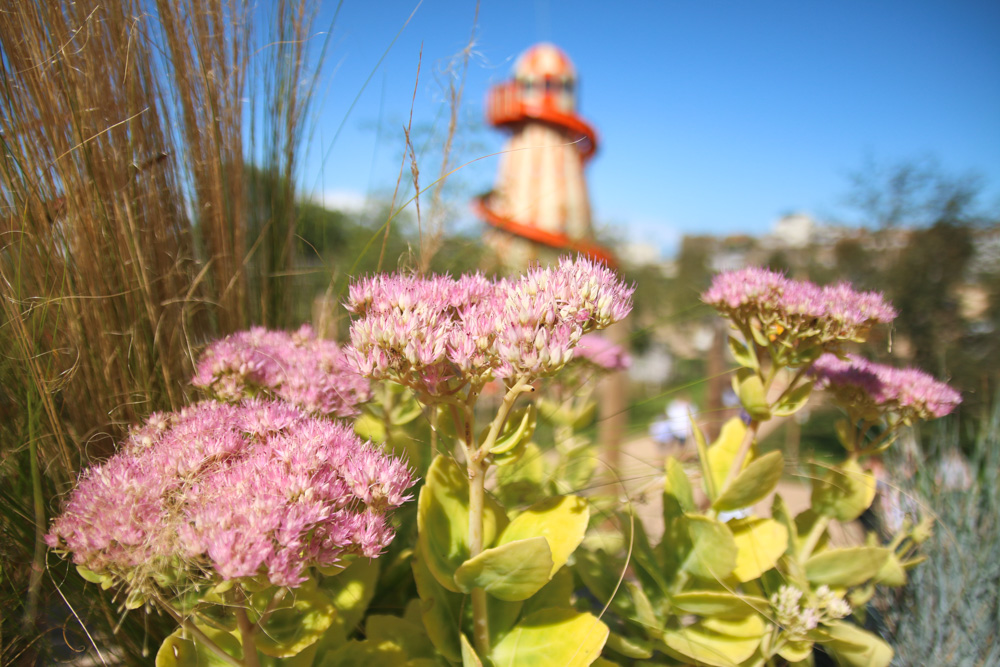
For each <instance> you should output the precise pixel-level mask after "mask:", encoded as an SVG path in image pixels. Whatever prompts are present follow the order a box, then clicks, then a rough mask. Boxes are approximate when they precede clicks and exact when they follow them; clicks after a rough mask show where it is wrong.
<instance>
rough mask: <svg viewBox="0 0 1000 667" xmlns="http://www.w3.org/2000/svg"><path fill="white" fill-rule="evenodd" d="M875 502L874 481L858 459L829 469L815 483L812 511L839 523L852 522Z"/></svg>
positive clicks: (849, 460)
mask: <svg viewBox="0 0 1000 667" xmlns="http://www.w3.org/2000/svg"><path fill="white" fill-rule="evenodd" d="M873 500H875V477H874V476H872V475H871V474H869V473H867V472H865V471H863V470H862V469H861V466H860V465H859V464H858V462H857V461H856V460H855V459H848V460H847V461H844V462H843V463H842V464H841V465H840V466H838V467H835V468H830V469H828V470H827V471H826V473H825V474H824V475H823V476H822V477H821V478H820V479H818V480H816V481H815V482H813V489H812V508H813V510H815V511H816V512H818V513H819V514H823V515H825V516H829V517H833V518H834V519H837V520H838V521H853V520H854V519H857V518H858V517H859V516H861V514H862V513H864V511H865V510H866V509H868V508H869V507H870V506H871V504H872V501H873Z"/></svg>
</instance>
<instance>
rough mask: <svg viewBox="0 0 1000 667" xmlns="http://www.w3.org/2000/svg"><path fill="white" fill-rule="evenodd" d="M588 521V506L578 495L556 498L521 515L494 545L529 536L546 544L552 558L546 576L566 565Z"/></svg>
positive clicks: (581, 538) (580, 539)
mask: <svg viewBox="0 0 1000 667" xmlns="http://www.w3.org/2000/svg"><path fill="white" fill-rule="evenodd" d="M589 520H590V506H589V505H588V504H587V501H586V500H584V499H583V498H579V497H577V496H556V497H554V498H547V499H546V500H543V501H542V502H540V503H536V504H534V505H532V506H531V507H529V508H528V509H526V510H525V511H523V512H521V513H520V514H518V515H517V517H515V518H514V520H513V521H511V522H510V524H509V525H508V526H507V527H506V528H505V529H504V531H503V533H501V535H500V538H499V539H498V540H497V546H503V545H505V544H510V543H512V542H517V541H520V540H527V539H529V538H532V537H544V538H545V539H546V540H547V541H548V545H549V550H550V552H551V557H552V566H551V571H550V573H549V577H551V576H552V575H553V574H555V573H556V570H558V569H559V568H561V567H562V566H563V565H565V564H566V561H567V560H568V559H569V555H570V554H571V553H573V552H574V551H575V550H576V548H577V547H578V546H579V545H580V542H582V541H583V535H584V533H585V532H587V522H588V521H589Z"/></svg>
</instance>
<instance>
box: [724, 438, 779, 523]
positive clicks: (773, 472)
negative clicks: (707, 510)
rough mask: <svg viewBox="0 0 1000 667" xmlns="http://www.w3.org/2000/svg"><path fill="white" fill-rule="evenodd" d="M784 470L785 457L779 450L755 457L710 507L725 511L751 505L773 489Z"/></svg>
mask: <svg viewBox="0 0 1000 667" xmlns="http://www.w3.org/2000/svg"><path fill="white" fill-rule="evenodd" d="M784 470H785V458H784V456H782V455H781V452H777V451H775V452H770V453H768V454H765V455H764V456H762V457H760V458H758V459H755V460H754V461H752V462H751V463H750V465H748V466H747V467H746V468H744V469H743V471H742V472H741V473H740V474H739V475H738V476H737V477H736V479H734V480H733V481H732V483H731V484H730V485H729V487H728V488H726V489H725V491H723V492H722V495H721V496H719V497H718V498H716V500H715V502H714V503H712V508H713V509H715V510H718V511H725V510H738V509H742V508H744V507H750V506H752V505H753V504H754V503H757V502H759V501H761V500H763V499H764V498H766V497H767V496H768V495H769V494H770V493H771V492H772V491H774V489H775V487H777V486H778V481H779V480H780V479H781V475H782V473H783V472H784Z"/></svg>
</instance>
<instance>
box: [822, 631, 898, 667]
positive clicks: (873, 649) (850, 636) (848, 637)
mask: <svg viewBox="0 0 1000 667" xmlns="http://www.w3.org/2000/svg"><path fill="white" fill-rule="evenodd" d="M821 631H822V634H824V635H825V638H824V639H825V640H826V641H823V640H819V641H822V643H823V648H824V649H825V650H826V651H827V653H830V654H831V655H833V657H834V659H835V660H836V661H837V663H838V664H839V665H843V667H888V666H889V663H891V662H892V656H893V650H892V647H890V646H889V645H888V644H886V643H885V642H884V641H882V640H881V639H880V638H879V637H877V636H875V635H873V634H872V633H870V632H868V631H867V630H862V629H861V628H859V627H858V626H856V625H853V624H851V623H847V622H845V621H834V622H832V623H828V624H826V625H824V626H822V628H821Z"/></svg>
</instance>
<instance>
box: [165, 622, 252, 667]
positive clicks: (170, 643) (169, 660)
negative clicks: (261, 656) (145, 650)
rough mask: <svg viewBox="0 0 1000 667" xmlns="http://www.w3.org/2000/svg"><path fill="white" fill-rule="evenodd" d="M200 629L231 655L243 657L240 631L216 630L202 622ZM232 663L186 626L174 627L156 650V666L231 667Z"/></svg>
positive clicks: (237, 657)
mask: <svg viewBox="0 0 1000 667" xmlns="http://www.w3.org/2000/svg"><path fill="white" fill-rule="evenodd" d="M198 628H199V629H200V630H201V631H202V632H204V633H205V635H206V636H207V637H208V638H209V640H211V641H212V643H213V644H215V645H216V646H218V647H219V648H221V649H222V650H223V651H225V652H226V653H227V654H228V655H230V656H232V657H233V658H236V659H237V660H242V659H243V647H242V646H241V645H240V640H239V633H236V632H225V631H222V630H216V629H215V628H213V627H210V626H207V625H205V626H202V625H198ZM228 665H229V663H227V662H226V661H225V660H223V659H222V658H220V657H219V656H217V655H216V654H215V653H214V652H213V651H211V650H210V649H209V648H208V647H207V646H206V645H205V644H204V643H202V642H199V641H196V640H195V639H194V638H193V635H192V634H191V633H189V632H186V631H185V630H184V629H183V628H177V629H176V630H174V632H173V633H172V634H171V635H170V636H169V637H167V638H166V639H164V640H163V643H162V644H160V649H159V650H158V651H157V652H156V667H228Z"/></svg>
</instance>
